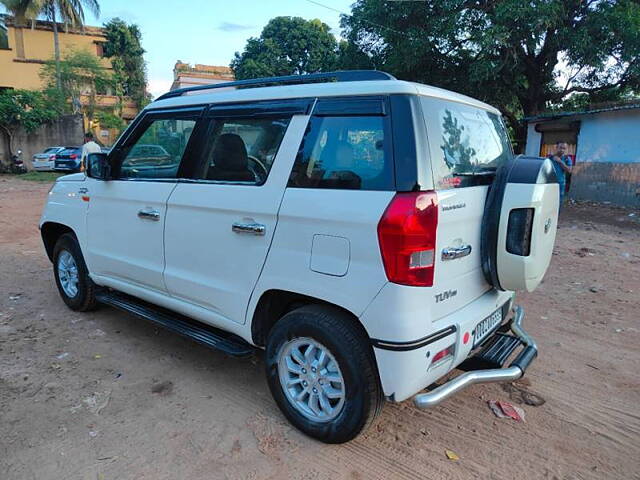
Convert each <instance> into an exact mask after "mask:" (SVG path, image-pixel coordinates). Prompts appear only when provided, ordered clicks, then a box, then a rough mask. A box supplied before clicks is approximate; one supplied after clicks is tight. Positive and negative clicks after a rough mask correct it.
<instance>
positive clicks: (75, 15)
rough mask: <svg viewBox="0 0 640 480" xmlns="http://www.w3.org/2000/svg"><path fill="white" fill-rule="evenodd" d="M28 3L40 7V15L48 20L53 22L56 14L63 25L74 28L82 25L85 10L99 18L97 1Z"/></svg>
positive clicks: (64, 0)
mask: <svg viewBox="0 0 640 480" xmlns="http://www.w3.org/2000/svg"><path fill="white" fill-rule="evenodd" d="M23 1H24V0H23ZM29 3H31V4H35V5H40V11H41V13H43V14H44V15H45V16H46V17H47V18H48V19H49V20H51V21H54V20H55V18H56V14H57V15H58V16H59V18H60V20H62V22H63V23H65V24H68V25H72V26H74V27H80V26H82V25H84V9H85V8H87V9H88V10H89V11H91V13H93V14H94V15H95V16H96V17H98V16H100V4H99V3H98V0H32V1H31V2H29Z"/></svg>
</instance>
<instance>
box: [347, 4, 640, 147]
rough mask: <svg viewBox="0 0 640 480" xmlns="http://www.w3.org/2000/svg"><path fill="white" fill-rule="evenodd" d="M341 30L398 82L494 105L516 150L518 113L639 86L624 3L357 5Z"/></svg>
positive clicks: (637, 17) (636, 48) (630, 12)
mask: <svg viewBox="0 0 640 480" xmlns="http://www.w3.org/2000/svg"><path fill="white" fill-rule="evenodd" d="M341 25H342V27H343V30H344V36H345V37H346V38H348V40H349V42H350V43H352V44H353V45H354V46H355V48H357V49H359V50H360V51H362V52H363V53H365V54H367V55H368V56H369V57H371V58H375V59H376V61H377V62H378V64H379V65H380V66H381V68H384V69H385V70H388V71H389V72H391V73H393V74H395V75H396V76H398V77H399V78H403V79H407V80H415V81H419V82H423V83H428V84H432V85H436V86H440V87H444V88H448V89H451V90H455V91H458V92H462V93H466V94H469V95H471V96H474V97H476V98H480V99H482V100H484V101H487V102H489V103H491V104H493V105H496V106H497V107H498V108H499V109H500V110H501V111H502V113H503V114H504V115H505V117H506V118H507V120H508V121H509V123H510V126H511V127H512V129H513V131H514V132H515V134H516V140H517V141H518V143H519V146H520V147H521V146H522V144H523V141H524V137H525V134H526V132H525V130H524V125H523V124H522V122H520V121H519V120H520V119H521V118H522V117H523V116H525V117H526V116H531V115H535V114H538V113H540V112H541V111H543V110H545V109H546V108H548V107H549V106H550V105H552V104H558V103H561V102H562V101H563V99H565V98H567V97H568V96H570V95H571V94H574V93H579V92H581V93H584V94H588V95H593V96H597V95H600V94H603V93H605V92H611V91H614V90H618V91H624V90H627V89H635V90H636V91H637V90H638V89H639V88H640V4H639V2H637V1H634V0H530V1H527V2H523V1H522V0H425V1H421V2H381V1H378V0H358V1H357V2H356V3H355V4H354V5H353V9H352V12H351V15H348V16H343V17H342V21H341ZM517 148H518V147H517Z"/></svg>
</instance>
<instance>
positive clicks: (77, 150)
mask: <svg viewBox="0 0 640 480" xmlns="http://www.w3.org/2000/svg"><path fill="white" fill-rule="evenodd" d="M80 151H81V149H80V148H75V147H72V148H65V149H64V150H62V151H61V152H60V153H58V155H71V154H73V153H75V154H76V155H77V154H79V153H80Z"/></svg>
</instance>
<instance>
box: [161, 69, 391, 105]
mask: <svg viewBox="0 0 640 480" xmlns="http://www.w3.org/2000/svg"><path fill="white" fill-rule="evenodd" d="M395 79H396V78H395V77H394V76H393V75H391V74H389V73H386V72H382V71H380V70H340V71H337V72H324V73H309V74H306V75H287V76H283V77H265V78H251V79H248V80H235V81H233V82H224V83H214V84H211V85H196V86H194V87H184V88H178V89H176V90H171V91H169V92H167V93H165V94H164V95H160V96H159V97H158V98H157V99H156V101H158V100H164V99H166V98H173V97H180V96H182V95H183V94H185V93H188V92H199V91H201V90H213V89H216V88H228V87H239V88H255V87H266V86H277V85H298V84H303V83H323V82H358V81H364V80H395Z"/></svg>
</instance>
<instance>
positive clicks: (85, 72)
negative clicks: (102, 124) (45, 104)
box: [40, 50, 113, 121]
mask: <svg viewBox="0 0 640 480" xmlns="http://www.w3.org/2000/svg"><path fill="white" fill-rule="evenodd" d="M40 76H41V77H42V78H43V80H44V82H45V84H46V85H47V88H48V92H50V98H52V99H57V102H58V104H59V105H61V107H60V108H62V109H63V110H64V111H65V112H66V113H79V112H80V110H81V108H82V106H83V105H82V98H81V97H82V95H85V96H88V97H89V102H88V104H86V105H85V106H84V107H85V113H86V114H87V118H88V119H89V121H91V120H92V119H93V117H94V113H95V108H96V95H98V94H104V93H105V92H106V91H107V90H108V87H110V86H112V85H113V78H112V77H111V75H110V74H109V73H108V72H107V71H106V70H105V69H104V68H103V67H102V65H101V63H100V60H99V59H98V57H96V56H95V55H93V54H92V53H91V52H89V51H86V50H69V51H68V52H67V54H66V55H65V57H64V58H63V59H62V60H60V62H56V61H49V62H47V63H45V64H44V65H43V67H42V69H41V71H40ZM58 82H59V84H60V87H58Z"/></svg>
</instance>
